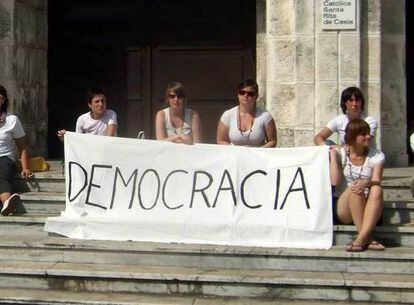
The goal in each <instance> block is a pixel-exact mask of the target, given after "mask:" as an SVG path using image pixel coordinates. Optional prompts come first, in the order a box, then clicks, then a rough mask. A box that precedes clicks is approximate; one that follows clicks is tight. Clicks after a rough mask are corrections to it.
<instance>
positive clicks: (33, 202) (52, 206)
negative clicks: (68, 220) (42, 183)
mask: <svg viewBox="0 0 414 305" xmlns="http://www.w3.org/2000/svg"><path fill="white" fill-rule="evenodd" d="M20 198H21V200H22V204H21V205H20V206H19V207H18V208H17V209H16V214H25V213H27V214H33V215H39V214H59V213H60V212H62V211H63V210H64V209H65V194H64V193H59V192H26V193H21V194H20Z"/></svg>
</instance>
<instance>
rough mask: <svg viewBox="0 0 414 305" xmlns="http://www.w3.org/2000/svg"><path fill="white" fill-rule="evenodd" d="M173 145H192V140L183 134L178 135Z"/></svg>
mask: <svg viewBox="0 0 414 305" xmlns="http://www.w3.org/2000/svg"><path fill="white" fill-rule="evenodd" d="M173 142H174V143H182V144H193V138H192V137H190V136H187V135H184V134H178V135H177V136H176V138H175V139H174V140H173Z"/></svg>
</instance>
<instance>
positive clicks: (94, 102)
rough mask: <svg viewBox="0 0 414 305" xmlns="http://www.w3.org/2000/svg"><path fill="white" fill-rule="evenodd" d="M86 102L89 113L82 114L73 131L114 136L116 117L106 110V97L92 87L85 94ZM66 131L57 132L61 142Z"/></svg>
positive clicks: (112, 112) (99, 90) (116, 125)
mask: <svg viewBox="0 0 414 305" xmlns="http://www.w3.org/2000/svg"><path fill="white" fill-rule="evenodd" d="M86 101H87V104H88V107H89V109H90V111H88V112H86V113H84V114H82V115H81V116H79V117H78V119H77V121H76V128H75V131H76V132H78V133H87V134H93V135H102V136H110V137H114V136H116V131H117V127H118V122H117V115H116V113H115V112H114V111H112V110H109V109H107V108H106V97H105V94H104V92H103V90H102V89H100V88H97V87H94V88H91V89H89V90H88V92H87V93H86ZM65 133H66V130H65V129H61V130H58V133H57V135H58V138H59V139H60V140H61V141H63V138H64V136H65Z"/></svg>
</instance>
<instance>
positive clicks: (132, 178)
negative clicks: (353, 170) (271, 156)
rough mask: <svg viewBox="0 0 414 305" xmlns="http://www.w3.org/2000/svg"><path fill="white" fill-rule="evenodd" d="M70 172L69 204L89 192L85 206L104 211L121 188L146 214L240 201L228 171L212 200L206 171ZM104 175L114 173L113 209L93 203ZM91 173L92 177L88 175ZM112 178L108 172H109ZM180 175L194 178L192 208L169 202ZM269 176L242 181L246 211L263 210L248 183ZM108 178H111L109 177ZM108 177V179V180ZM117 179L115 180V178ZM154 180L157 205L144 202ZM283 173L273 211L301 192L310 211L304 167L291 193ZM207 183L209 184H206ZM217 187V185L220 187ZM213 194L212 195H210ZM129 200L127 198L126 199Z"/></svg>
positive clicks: (71, 166)
mask: <svg viewBox="0 0 414 305" xmlns="http://www.w3.org/2000/svg"><path fill="white" fill-rule="evenodd" d="M68 165H69V166H68V170H69V189H68V199H69V202H73V201H75V200H76V199H77V198H78V197H79V196H80V195H81V194H84V192H86V200H85V204H86V205H90V206H94V207H98V208H100V209H104V210H107V209H112V208H114V205H115V204H116V200H115V199H116V196H117V193H119V192H120V185H121V187H122V188H123V190H121V191H125V189H126V188H127V187H129V188H130V190H129V193H128V194H129V196H130V197H129V198H130V200H129V206H128V208H129V209H132V208H133V206H134V204H136V202H138V203H137V204H138V205H139V206H140V207H141V208H142V209H144V210H151V209H153V208H155V207H156V205H157V203H158V202H159V199H161V202H162V204H163V205H164V207H165V208H167V209H170V210H176V209H181V208H184V207H186V206H187V207H189V208H193V206H194V205H195V202H196V201H197V202H199V201H200V200H202V201H203V202H204V204H205V205H206V207H208V208H215V207H216V205H217V202H218V200H219V197H220V195H221V194H222V193H224V192H230V194H231V198H232V201H233V204H234V205H235V206H236V205H237V197H236V188H235V184H234V180H235V178H232V176H231V175H230V172H229V171H228V170H227V169H224V170H223V171H222V174H221V176H220V182H219V184H218V186H216V187H215V189H214V190H213V192H212V193H213V194H214V196H211V194H210V197H209V196H208V194H207V190H209V191H212V188H213V185H214V183H213V181H214V178H213V175H212V174H210V173H209V172H207V171H204V170H194V171H192V172H188V171H186V170H183V169H176V170H173V171H170V172H169V173H168V174H167V175H166V176H165V178H164V179H161V178H160V174H159V173H158V172H157V170H155V169H145V170H143V171H142V173H140V171H138V169H135V170H134V171H133V172H132V174H130V175H129V176H127V175H125V174H123V173H122V171H121V170H120V168H119V167H117V166H112V165H102V164H93V165H91V167H90V171H87V170H86V169H85V168H84V167H83V166H82V165H81V164H79V163H77V162H74V161H70V162H69V164H68ZM75 170H76V171H77V173H78V175H79V174H81V175H82V176H83V179H82V180H83V184H82V185H80V186H77V187H75V186H74V183H73V182H74V179H75V178H74V174H73V172H74V171H75ZM102 171H110V175H109V177H111V181H110V182H111V185H112V190H111V201H110V204H109V207H108V206H107V205H104V204H103V203H99V202H92V201H91V194H92V193H94V192H99V191H100V189H101V187H102V185H100V184H98V182H97V181H98V180H100V179H97V177H98V178H100V177H102ZM88 173H89V174H88ZM107 174H108V172H107ZM177 175H189V177H190V178H191V184H192V186H191V199H190V202H189V203H188V204H183V203H181V204H172V203H170V202H169V200H168V198H167V192H166V189H167V186H168V185H172V184H173V183H174V178H175V177H177ZM267 175H268V173H267V172H266V171H264V170H261V169H257V170H254V171H251V172H249V173H248V174H246V175H245V176H244V177H242V179H239V181H240V180H241V182H240V185H239V188H238V189H239V190H240V202H241V204H243V205H244V206H245V207H247V208H249V209H258V208H261V207H262V206H263V204H261V203H254V202H248V199H247V197H248V196H247V193H248V192H249V187H247V182H249V181H251V180H254V178H255V177H258V176H267ZM107 176H108V175H107ZM107 176H106V177H107ZM112 177H113V178H112ZM147 179H150V181H152V182H154V183H155V186H156V187H155V188H154V189H155V193H154V194H152V195H153V198H154V200H153V202H144V200H143V195H142V194H143V192H147V191H148V190H146V189H144V187H143V184H144V183H145V182H147V181H148V180H147ZM281 179H282V177H281V170H280V169H277V170H276V178H275V182H274V185H275V187H274V190H273V191H274V197H273V198H274V201H273V202H272V204H273V209H274V210H277V209H279V210H283V208H284V207H285V204H286V202H287V199H288V197H289V195H291V194H292V193H297V192H300V193H301V194H302V196H303V202H304V206H305V207H306V209H310V208H311V206H310V203H309V199H308V194H307V190H306V183H305V178H304V174H303V170H302V168H301V167H298V168H297V169H296V172H295V175H294V176H293V178H291V182H290V186H289V188H288V189H287V191H284V192H283V194H282V191H281V187H280V184H281V183H280V182H281ZM206 181H207V183H206ZM216 185H217V184H216ZM210 193H211V192H210ZM124 198H125V197H124Z"/></svg>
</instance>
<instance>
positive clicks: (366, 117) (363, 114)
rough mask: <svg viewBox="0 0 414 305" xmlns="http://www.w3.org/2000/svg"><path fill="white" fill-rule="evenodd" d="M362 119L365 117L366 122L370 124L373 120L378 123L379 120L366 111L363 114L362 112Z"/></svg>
mask: <svg viewBox="0 0 414 305" xmlns="http://www.w3.org/2000/svg"><path fill="white" fill-rule="evenodd" d="M361 119H363V120H364V121H365V122H367V123H368V124H370V123H371V122H374V123H376V122H377V120H376V119H375V118H374V117H372V116H369V115H368V114H366V113H365V112H363V113H362V114H361Z"/></svg>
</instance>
